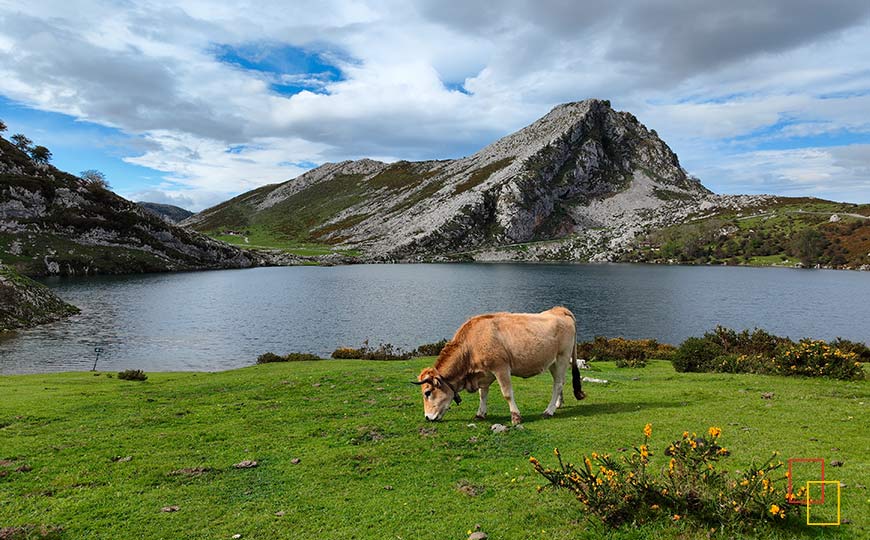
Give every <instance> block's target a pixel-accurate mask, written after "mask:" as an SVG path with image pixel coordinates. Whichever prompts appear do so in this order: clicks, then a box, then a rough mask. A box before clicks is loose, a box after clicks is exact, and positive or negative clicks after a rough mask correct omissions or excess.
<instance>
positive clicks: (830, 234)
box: [623, 197, 870, 268]
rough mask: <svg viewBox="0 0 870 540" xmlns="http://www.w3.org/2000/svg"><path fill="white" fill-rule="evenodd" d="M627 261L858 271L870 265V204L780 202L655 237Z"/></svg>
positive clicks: (642, 241) (704, 218)
mask: <svg viewBox="0 0 870 540" xmlns="http://www.w3.org/2000/svg"><path fill="white" fill-rule="evenodd" d="M832 216H836V217H833V221H832ZM623 260H626V261H638V262H639V261H646V262H667V261H675V262H681V263H694V264H722V263H726V264H750V265H762V266H770V265H781V266H794V265H796V264H798V263H800V264H802V265H804V266H815V265H817V264H818V265H821V266H830V267H835V268H858V267H860V266H862V265H867V264H870V204H861V205H859V204H850V203H837V202H832V201H825V200H822V199H813V198H788V197H776V198H773V199H771V200H769V201H767V202H765V203H764V204H763V205H760V206H756V207H752V208H745V209H743V210H741V211H740V212H736V211H722V212H717V213H714V214H712V215H704V216H696V217H695V219H693V220H690V221H688V222H686V223H683V224H680V225H674V226H672V227H668V228H665V229H662V230H659V231H655V232H653V233H652V234H650V235H649V236H647V237H646V238H641V239H639V240H638V241H637V242H636V245H635V248H634V249H633V250H632V251H631V252H629V253H628V254H626V255H625V256H624V257H623Z"/></svg>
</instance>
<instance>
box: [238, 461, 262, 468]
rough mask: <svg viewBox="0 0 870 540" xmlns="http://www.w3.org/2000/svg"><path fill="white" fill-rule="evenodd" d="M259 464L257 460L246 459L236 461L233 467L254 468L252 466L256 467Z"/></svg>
mask: <svg viewBox="0 0 870 540" xmlns="http://www.w3.org/2000/svg"><path fill="white" fill-rule="evenodd" d="M257 465H258V463H257V462H256V461H252V460H249V459H246V460H244V461H240V462H239V463H236V464H235V465H233V467H235V468H236V469H252V468H254V467H256V466H257Z"/></svg>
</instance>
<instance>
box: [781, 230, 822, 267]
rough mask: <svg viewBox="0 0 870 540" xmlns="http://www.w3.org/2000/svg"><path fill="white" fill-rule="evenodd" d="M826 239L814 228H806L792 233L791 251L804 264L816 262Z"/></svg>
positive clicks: (808, 264)
mask: <svg viewBox="0 0 870 540" xmlns="http://www.w3.org/2000/svg"><path fill="white" fill-rule="evenodd" d="M826 244H827V241H826V240H825V237H824V236H822V233H820V232H819V231H817V230H816V229H810V228H806V229H803V230H801V231H799V232H798V233H797V234H795V235H794V237H793V238H792V241H791V246H790V247H791V251H792V253H793V254H794V255H796V256H797V257H799V258H800V260H801V263H803V265H804V266H812V265H814V264H816V263H817V262H818V260H819V257H821V256H822V254H823V253H824V251H825V247H826Z"/></svg>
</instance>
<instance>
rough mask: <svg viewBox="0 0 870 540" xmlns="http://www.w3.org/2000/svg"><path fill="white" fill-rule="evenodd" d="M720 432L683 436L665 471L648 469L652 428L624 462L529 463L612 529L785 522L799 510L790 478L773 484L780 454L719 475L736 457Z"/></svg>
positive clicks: (595, 457) (603, 458)
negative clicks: (723, 463)
mask: <svg viewBox="0 0 870 540" xmlns="http://www.w3.org/2000/svg"><path fill="white" fill-rule="evenodd" d="M721 432H722V430H720V429H719V428H717V427H710V428H709V429H708V430H707V433H706V434H703V435H701V436H698V434H696V433H692V434H691V435H690V434H689V432H683V435H682V437H681V438H680V439H678V440H676V441H673V442H672V443H670V444H669V445H668V447H667V448H666V450H665V452H664V454H665V455H666V456H669V457H670V461H669V462H668V465H667V468H663V469H662V471H661V472H657V471H656V470H654V469H652V468H651V467H649V460H650V456H652V455H653V451H652V449H651V448H650V438H651V437H652V425H651V424H647V425H646V427H644V441H643V443H642V444H640V445H639V446H636V447H634V449H633V451H631V452H629V453H627V454H625V455H623V456H622V457H621V458H620V459H619V460H617V459H614V458H612V457H611V456H610V455H609V454H603V455H599V454H597V453H595V452H593V453H592V454H591V456H583V462H582V465H581V466H579V467H576V466H575V465H574V464H573V463H570V462H569V463H567V464H566V463H565V462H563V461H562V456H561V454H560V453H559V450H558V449H556V450H555V451H554V453H555V456H556V458H557V459H558V461H559V464H558V467H555V468H545V467H543V466H542V465H541V464H540V462H539V461H538V460H537V459H536V458H534V457H531V458H529V461H530V462H531V463H532V466H533V467H534V469H535V471H536V472H537V473H538V474H540V475H542V476H543V477H544V478H546V479H547V481H548V482H549V485H548V486H542V487H539V488H538V491H541V490H542V489H544V487H553V488H556V489H567V490H569V491H570V492H571V493H572V494H573V495H574V496H575V497H576V498H577V500H578V501H580V502H581V503H582V504H583V505H584V506H585V507H586V508H587V510H588V511H589V512H590V513H591V514H594V515H595V516H597V517H598V518H599V519H600V520H601V521H602V522H604V523H606V524H609V525H611V526H614V527H615V526H619V525H620V524H622V523H642V522H644V521H650V520H662V521H664V520H667V521H678V520H681V519H691V520H695V521H698V522H703V523H705V524H707V525H715V526H717V527H718V526H723V528H730V529H732V530H734V531H738V530H748V529H751V528H755V527H757V526H758V525H759V524H761V523H765V522H766V523H775V524H777V525H779V524H783V523H787V522H788V520H786V517H787V516H789V515H797V514H799V512H800V510H799V509H798V508H797V507H796V506H793V505H791V504H789V503H788V498H787V497H788V493H787V485H786V482H785V480H786V477H785V476H779V477H774V475H773V474H772V473H773V471H775V470H777V469H779V468H780V467H782V462H780V461H777V462H774V459H775V456H776V454H775V453H774V455H773V456H772V457H771V458H770V459H769V460H768V461H767V462H765V463H763V464H761V465H756V464H752V465H750V466H749V468H748V469H746V470H745V472H743V473H739V474H735V475H731V474H729V473H727V472H726V471H720V470H717V468H716V465H717V463H718V462H719V460H720V459H722V458H724V457H726V456H728V455H730V452H729V451H728V450H727V449H726V448H723V447H722V446H720V444H719V436H720V435H721Z"/></svg>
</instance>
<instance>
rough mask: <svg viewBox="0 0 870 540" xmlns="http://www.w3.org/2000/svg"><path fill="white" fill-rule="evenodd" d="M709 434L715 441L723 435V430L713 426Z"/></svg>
mask: <svg viewBox="0 0 870 540" xmlns="http://www.w3.org/2000/svg"><path fill="white" fill-rule="evenodd" d="M707 433H709V434H710V436H711V437H713V438H714V439H715V438H716V437H718V436H719V435H721V434H722V430H721V429H719V428H717V427H712V426H711V427H710V429H708V430H707Z"/></svg>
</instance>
